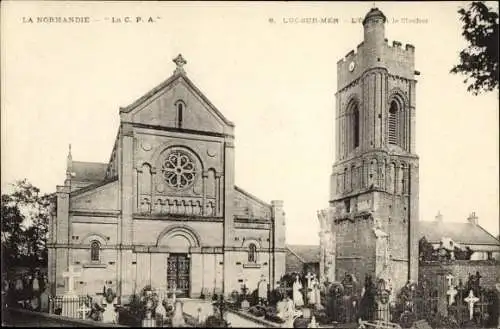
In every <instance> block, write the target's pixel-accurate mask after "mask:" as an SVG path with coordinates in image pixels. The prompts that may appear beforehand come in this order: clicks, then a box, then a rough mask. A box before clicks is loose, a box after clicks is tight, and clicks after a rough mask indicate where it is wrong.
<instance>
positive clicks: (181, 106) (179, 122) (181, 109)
mask: <svg viewBox="0 0 500 329" xmlns="http://www.w3.org/2000/svg"><path fill="white" fill-rule="evenodd" d="M183 112H184V104H183V103H182V102H178V103H177V128H182V116H183Z"/></svg>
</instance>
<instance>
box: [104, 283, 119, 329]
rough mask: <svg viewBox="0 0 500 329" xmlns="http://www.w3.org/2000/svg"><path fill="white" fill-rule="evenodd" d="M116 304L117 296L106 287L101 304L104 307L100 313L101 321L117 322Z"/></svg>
mask: <svg viewBox="0 0 500 329" xmlns="http://www.w3.org/2000/svg"><path fill="white" fill-rule="evenodd" d="M116 305H118V298H117V297H116V296H115V294H114V292H113V290H112V289H111V288H108V290H107V291H106V295H105V296H104V297H103V299H102V306H103V307H104V312H103V313H102V322H103V323H118V312H117V311H116V309H115V306H116Z"/></svg>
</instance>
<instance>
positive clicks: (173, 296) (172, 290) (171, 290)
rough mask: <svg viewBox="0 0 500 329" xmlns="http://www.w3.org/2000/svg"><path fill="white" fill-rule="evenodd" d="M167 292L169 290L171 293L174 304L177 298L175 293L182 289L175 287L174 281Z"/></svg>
mask: <svg viewBox="0 0 500 329" xmlns="http://www.w3.org/2000/svg"><path fill="white" fill-rule="evenodd" d="M168 292H170V293H171V294H172V304H173V305H175V301H176V299H177V294H178V293H181V292H182V290H179V289H177V284H176V283H175V282H174V284H173V285H172V288H171V289H170V290H168Z"/></svg>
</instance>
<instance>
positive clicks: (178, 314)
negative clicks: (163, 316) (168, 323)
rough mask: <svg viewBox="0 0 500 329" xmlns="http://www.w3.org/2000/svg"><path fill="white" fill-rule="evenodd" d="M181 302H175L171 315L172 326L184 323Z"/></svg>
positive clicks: (175, 326) (176, 326)
mask: <svg viewBox="0 0 500 329" xmlns="http://www.w3.org/2000/svg"><path fill="white" fill-rule="evenodd" d="M182 306H183V305H182V302H181V301H180V300H178V301H176V302H175V309H174V315H173V316H172V327H173V328H178V327H183V326H185V325H186V322H185V321H184V311H183V308H182Z"/></svg>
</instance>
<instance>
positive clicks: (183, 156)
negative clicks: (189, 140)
mask: <svg viewBox="0 0 500 329" xmlns="http://www.w3.org/2000/svg"><path fill="white" fill-rule="evenodd" d="M162 173H163V177H165V181H166V182H167V184H168V185H169V186H171V187H173V188H177V189H182V188H186V187H188V186H190V185H192V184H193V182H194V179H195V177H196V166H195V163H194V161H193V159H192V158H191V157H190V156H189V155H188V154H187V153H185V152H183V151H179V150H175V151H172V152H170V153H169V154H168V155H167V157H166V158H165V161H164V162H163V165H162Z"/></svg>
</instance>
